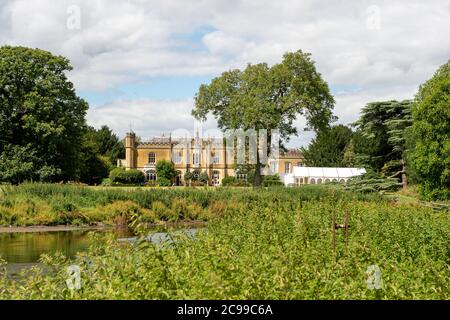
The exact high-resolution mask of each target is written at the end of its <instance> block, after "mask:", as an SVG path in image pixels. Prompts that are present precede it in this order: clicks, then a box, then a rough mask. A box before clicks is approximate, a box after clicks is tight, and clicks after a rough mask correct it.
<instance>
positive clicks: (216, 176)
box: [212, 170, 220, 186]
mask: <svg viewBox="0 0 450 320" xmlns="http://www.w3.org/2000/svg"><path fill="white" fill-rule="evenodd" d="M212 183H213V185H215V186H218V185H219V184H220V172H219V171H216V170H214V171H213V176H212Z"/></svg>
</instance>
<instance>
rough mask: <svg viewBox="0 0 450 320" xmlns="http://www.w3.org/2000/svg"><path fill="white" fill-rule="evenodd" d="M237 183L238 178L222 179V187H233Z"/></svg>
mask: <svg viewBox="0 0 450 320" xmlns="http://www.w3.org/2000/svg"><path fill="white" fill-rule="evenodd" d="M235 182H236V178H235V177H232V176H228V177H225V178H223V179H222V186H224V187H226V186H231V185H233V184H234V183H235Z"/></svg>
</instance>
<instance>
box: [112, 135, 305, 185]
mask: <svg viewBox="0 0 450 320" xmlns="http://www.w3.org/2000/svg"><path fill="white" fill-rule="evenodd" d="M125 150H126V152H125V154H126V159H123V160H119V161H118V166H120V167H124V168H126V169H138V170H141V171H143V172H144V173H145V175H146V177H147V179H148V180H156V163H157V162H158V161H159V160H167V161H171V162H172V163H173V164H174V165H175V169H176V170H177V171H178V173H179V174H178V177H177V178H176V179H175V181H174V183H175V184H176V185H181V184H183V176H184V174H185V173H186V172H187V171H189V172H192V173H194V174H200V173H201V172H206V173H207V174H208V177H209V179H210V181H209V183H210V185H220V183H221V180H222V179H223V178H224V177H227V176H235V172H234V171H235V170H234V169H233V163H234V156H233V153H230V150H227V148H226V146H225V144H224V143H223V141H221V140H218V139H199V138H198V137H197V138H193V139H190V140H187V141H186V140H177V139H172V138H171V137H159V138H153V139H150V140H149V141H146V142H138V141H137V140H136V135H135V134H134V133H127V135H126V137H125ZM303 163H304V158H303V156H302V154H301V153H300V152H299V151H296V150H289V151H288V152H286V153H281V154H280V157H279V159H278V160H275V161H270V162H269V166H270V168H271V169H272V172H276V173H279V174H280V176H283V175H284V174H287V173H292V172H293V167H294V166H299V165H300V166H302V165H303ZM238 178H242V179H245V177H238Z"/></svg>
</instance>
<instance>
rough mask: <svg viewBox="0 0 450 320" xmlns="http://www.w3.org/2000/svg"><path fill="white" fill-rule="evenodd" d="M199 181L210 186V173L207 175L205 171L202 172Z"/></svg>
mask: <svg viewBox="0 0 450 320" xmlns="http://www.w3.org/2000/svg"><path fill="white" fill-rule="evenodd" d="M198 181H200V182H201V183H204V184H208V182H209V177H208V173H206V172H205V171H202V172H201V173H200V174H199V176H198Z"/></svg>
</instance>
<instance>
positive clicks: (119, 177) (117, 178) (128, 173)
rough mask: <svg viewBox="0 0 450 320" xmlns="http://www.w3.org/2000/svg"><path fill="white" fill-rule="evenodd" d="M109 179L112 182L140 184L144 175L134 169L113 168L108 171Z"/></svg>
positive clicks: (143, 179)
mask: <svg viewBox="0 0 450 320" xmlns="http://www.w3.org/2000/svg"><path fill="white" fill-rule="evenodd" d="M109 179H111V182H112V183H113V184H114V183H118V184H132V185H141V184H143V183H144V182H145V175H144V173H143V172H142V171H140V170H136V169H131V170H125V169H124V168H115V169H113V170H112V171H111V172H110V173H109Z"/></svg>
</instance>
